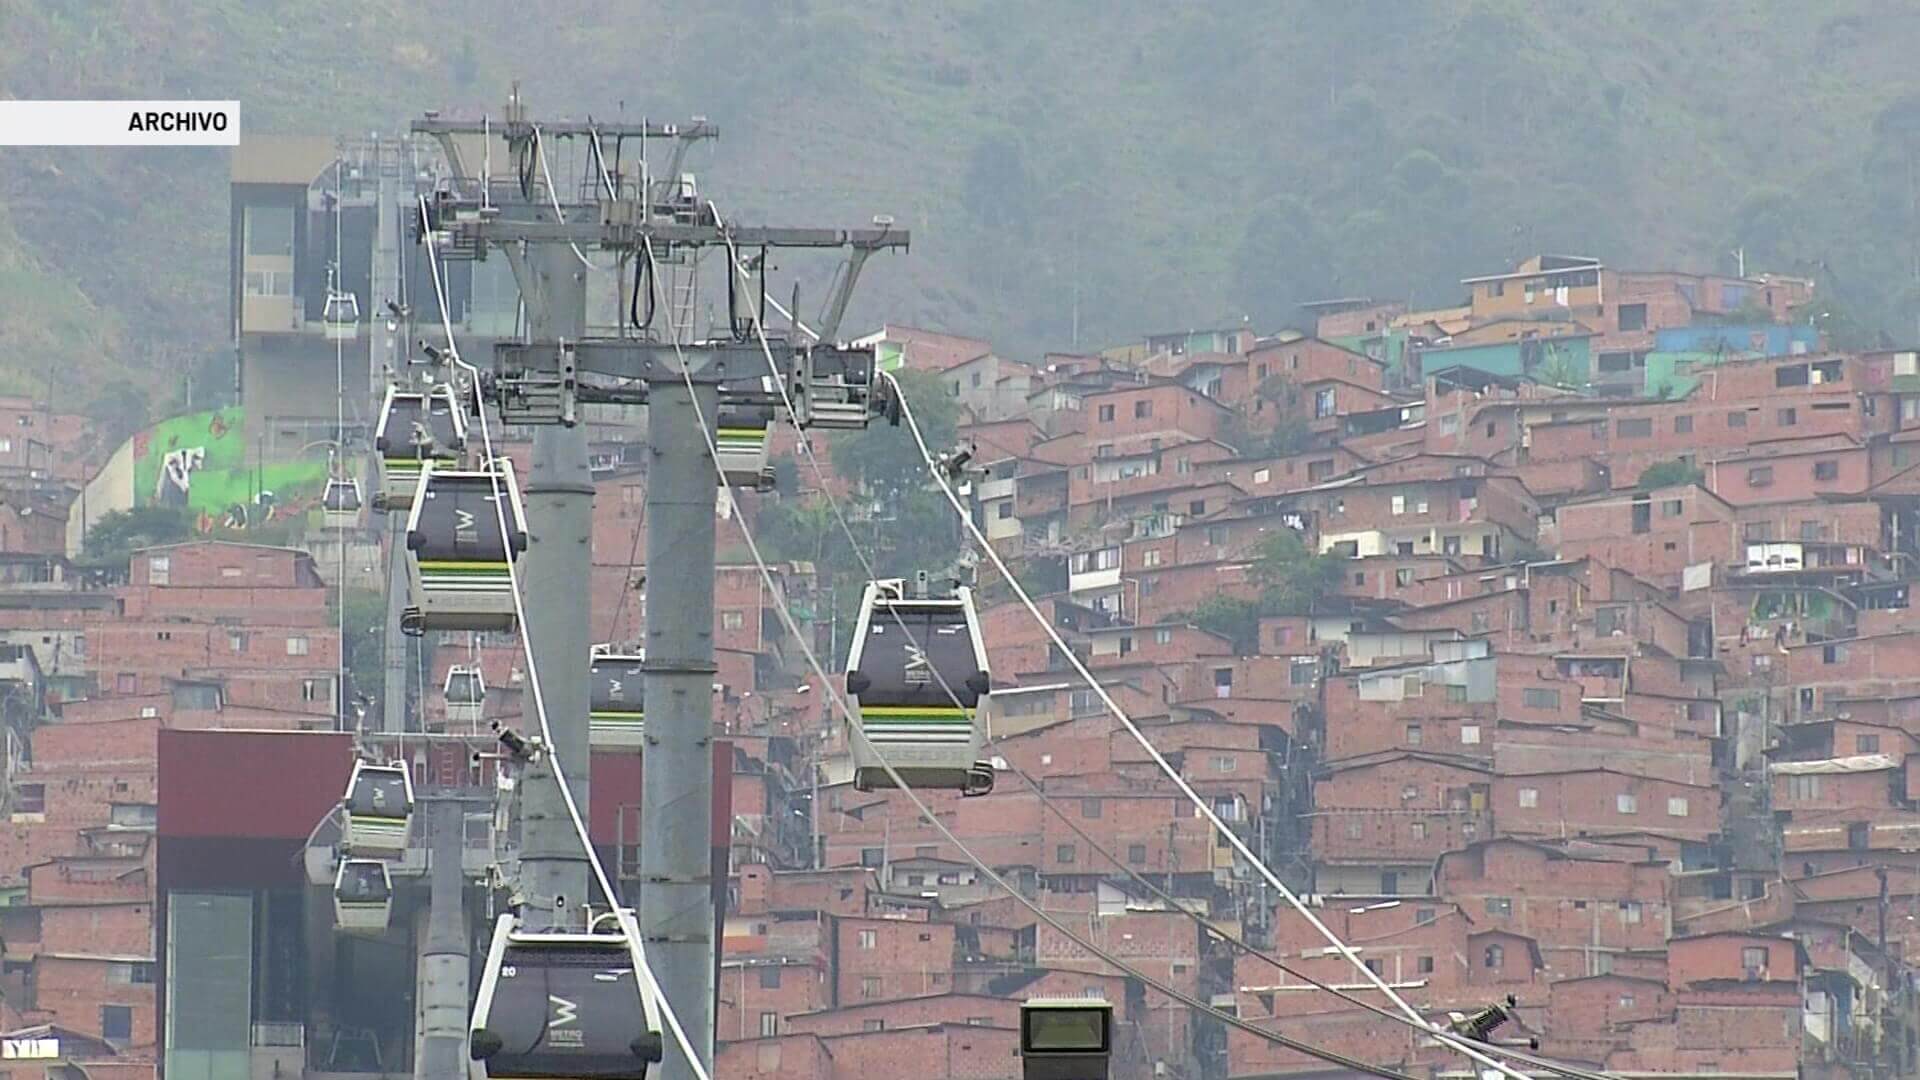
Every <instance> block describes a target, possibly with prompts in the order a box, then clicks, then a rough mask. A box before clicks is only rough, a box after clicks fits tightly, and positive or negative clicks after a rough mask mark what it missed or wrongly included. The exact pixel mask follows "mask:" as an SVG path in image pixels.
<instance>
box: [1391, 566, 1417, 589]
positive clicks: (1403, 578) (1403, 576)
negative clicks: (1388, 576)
mask: <svg viewBox="0 0 1920 1080" xmlns="http://www.w3.org/2000/svg"><path fill="white" fill-rule="evenodd" d="M1393 583H1394V584H1395V585H1400V586H1403V587H1404V586H1407V585H1411V584H1413V567H1411V566H1402V567H1400V568H1399V569H1398V570H1395V571H1394V572H1393Z"/></svg>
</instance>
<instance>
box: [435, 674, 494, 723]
mask: <svg viewBox="0 0 1920 1080" xmlns="http://www.w3.org/2000/svg"><path fill="white" fill-rule="evenodd" d="M440 692H441V695H442V696H443V697H445V698H446V706H447V723H449V724H466V725H475V724H478V723H479V722H480V716H481V713H482V712H484V711H485V709H486V704H487V681H486V680H485V679H483V678H481V676H480V669H479V668H477V667H462V666H460V665H458V664H456V665H454V666H453V667H451V668H449V669H448V670H447V681H446V683H445V684H444V685H443V686H441V688H440Z"/></svg>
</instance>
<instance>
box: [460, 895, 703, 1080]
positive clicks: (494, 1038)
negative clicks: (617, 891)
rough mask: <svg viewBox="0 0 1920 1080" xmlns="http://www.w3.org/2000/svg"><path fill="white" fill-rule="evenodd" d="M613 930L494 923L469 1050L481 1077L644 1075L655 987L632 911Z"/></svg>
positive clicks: (545, 1079) (652, 1053)
mask: <svg viewBox="0 0 1920 1080" xmlns="http://www.w3.org/2000/svg"><path fill="white" fill-rule="evenodd" d="M618 924H619V929H618V930H617V932H615V933H599V934H593V933H588V934H580V933H534V932H530V931H525V930H522V929H520V928H519V926H518V924H517V922H516V920H515V916H514V915H512V914H511V913H509V914H505V915H502V916H500V919H499V921H498V922H496V923H495V924H494V930H493V945H492V947H491V948H489V949H488V950H487V966H486V969H485V971H484V972H483V973H482V974H481V976H480V992H479V994H478V995H477V996H476V998H475V1000H474V1006H473V1024H472V1027H471V1028H470V1029H469V1032H468V1036H467V1046H468V1052H469V1054H470V1055H471V1056H472V1058H473V1060H474V1061H477V1062H479V1063H480V1064H481V1065H482V1066H484V1068H485V1072H486V1077H487V1080H594V1078H600V1077H606V1078H613V1077H619V1078H622V1080H628V1078H631V1080H644V1078H645V1077H646V1075H647V1067H648V1066H649V1065H651V1064H655V1063H658V1062H659V1061H660V1059H661V1056H662V1052H663V1050H664V1049H665V1044H664V1043H663V1042H662V1040H661V1037H660V1012H659V1004H658V1002H657V1000H656V999H655V995H656V994H657V993H658V991H657V989H656V988H655V987H654V984H653V979H652V977H651V976H650V975H647V974H646V961H645V959H644V957H643V956H642V954H641V952H640V949H639V946H638V945H637V944H636V940H637V934H638V929H637V928H636V927H634V926H633V923H632V919H631V916H627V915H624V913H623V916H622V917H621V918H620V919H619V920H618Z"/></svg>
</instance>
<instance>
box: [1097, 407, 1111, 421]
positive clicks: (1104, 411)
mask: <svg viewBox="0 0 1920 1080" xmlns="http://www.w3.org/2000/svg"><path fill="white" fill-rule="evenodd" d="M1100 422H1101V423H1103V424H1110V423H1112V422H1113V406H1111V405H1102V406H1100Z"/></svg>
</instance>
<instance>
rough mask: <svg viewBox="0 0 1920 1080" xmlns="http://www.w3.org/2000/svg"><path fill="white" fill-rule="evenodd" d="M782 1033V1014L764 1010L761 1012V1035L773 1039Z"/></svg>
mask: <svg viewBox="0 0 1920 1080" xmlns="http://www.w3.org/2000/svg"><path fill="white" fill-rule="evenodd" d="M778 1034H780V1014H779V1013H770V1012H763V1013H761V1014H760V1037H761V1038H763V1039H771V1038H773V1037H774V1036H775V1035H778Z"/></svg>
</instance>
